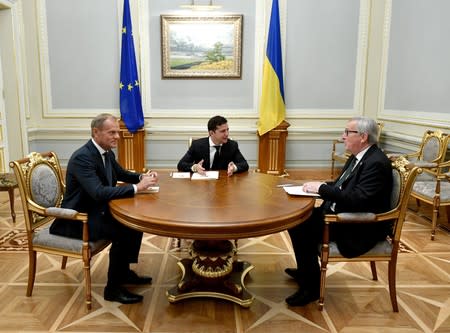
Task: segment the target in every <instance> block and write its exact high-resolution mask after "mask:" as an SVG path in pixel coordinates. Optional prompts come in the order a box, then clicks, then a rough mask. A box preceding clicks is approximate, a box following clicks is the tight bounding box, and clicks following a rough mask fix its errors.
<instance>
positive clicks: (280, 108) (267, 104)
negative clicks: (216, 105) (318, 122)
mask: <svg viewBox="0 0 450 333" xmlns="http://www.w3.org/2000/svg"><path fill="white" fill-rule="evenodd" d="M285 115H286V110H285V104H284V85H283V62H282V57H281V35H280V10H279V7H278V0H273V2H272V13H271V15H270V25H269V37H268V39H267V50H266V57H265V59H264V69H263V86H262V94H261V101H260V106H259V123H258V133H259V135H260V136H261V135H263V134H265V133H267V132H269V131H270V130H272V129H274V128H275V127H277V126H278V125H279V124H280V123H281V122H282V121H283V120H284V118H285Z"/></svg>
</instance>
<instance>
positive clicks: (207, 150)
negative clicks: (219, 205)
mask: <svg viewBox="0 0 450 333" xmlns="http://www.w3.org/2000/svg"><path fill="white" fill-rule="evenodd" d="M229 131H230V130H229V128H228V123H227V120H226V119H225V118H224V117H222V116H214V117H212V118H211V119H210V120H209V121H208V134H209V136H208V137H205V138H201V139H197V140H194V141H193V142H192V144H191V146H190V147H189V149H188V151H187V152H186V154H185V155H184V156H183V157H182V158H181V160H180V161H179V162H178V166H177V168H178V171H191V172H198V173H200V174H204V173H205V171H206V170H227V174H228V176H231V175H233V173H236V172H243V171H247V170H248V163H247V161H246V160H245V158H244V156H242V154H241V151H240V150H239V146H238V143H237V142H236V141H233V140H230V139H229V138H228V135H229Z"/></svg>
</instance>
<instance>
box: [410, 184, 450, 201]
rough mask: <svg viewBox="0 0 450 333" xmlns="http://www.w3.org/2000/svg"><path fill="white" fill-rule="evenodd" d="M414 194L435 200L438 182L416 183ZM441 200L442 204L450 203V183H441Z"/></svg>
mask: <svg viewBox="0 0 450 333" xmlns="http://www.w3.org/2000/svg"><path fill="white" fill-rule="evenodd" d="M413 192H415V193H417V194H420V195H423V196H425V197H427V198H429V199H430V200H433V198H434V196H435V195H436V181H416V182H415V183H414V186H413ZM440 200H441V202H449V201H450V183H449V182H441V192H440Z"/></svg>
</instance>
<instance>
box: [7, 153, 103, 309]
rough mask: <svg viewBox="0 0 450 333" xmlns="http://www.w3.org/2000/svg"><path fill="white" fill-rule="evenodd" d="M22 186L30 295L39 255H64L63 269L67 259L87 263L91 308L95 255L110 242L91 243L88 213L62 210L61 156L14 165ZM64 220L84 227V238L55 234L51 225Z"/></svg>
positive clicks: (30, 157)
mask: <svg viewBox="0 0 450 333" xmlns="http://www.w3.org/2000/svg"><path fill="white" fill-rule="evenodd" d="M9 165H10V167H11V168H12V169H13V170H14V173H15V175H16V178H17V182H18V184H19V191H20V197H21V199H22V207H23V213H24V217H25V226H26V230H27V239H28V254H29V268H28V287H27V293H26V295H27V296H28V297H30V296H31V295H32V292H33V286H34V280H35V276H36V257H37V252H45V253H48V254H54V255H60V256H62V263H61V269H65V268H66V263H67V258H68V257H72V258H78V259H81V260H82V262H83V268H84V280H85V295H86V307H87V309H88V310H90V309H91V275H90V261H91V258H92V256H94V255H95V254H97V253H99V252H100V251H102V250H103V249H104V248H106V247H107V246H108V245H109V244H110V241H108V240H99V241H95V242H91V241H89V230H88V223H87V214H84V213H79V212H77V211H75V210H73V209H65V208H61V207H60V205H61V201H62V198H63V195H64V189H65V183H64V180H63V175H62V171H61V167H60V164H59V160H58V157H57V156H56V154H55V153H53V152H47V153H42V154H40V153H35V152H34V153H31V154H29V155H28V157H26V158H23V159H21V160H17V161H12V162H10V164H9ZM58 217H59V218H64V219H68V220H72V221H74V223H82V224H83V239H82V240H81V239H74V238H68V237H62V236H57V235H52V234H50V232H49V228H50V224H51V222H53V220H54V219H55V218H58Z"/></svg>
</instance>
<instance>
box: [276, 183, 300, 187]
mask: <svg viewBox="0 0 450 333" xmlns="http://www.w3.org/2000/svg"><path fill="white" fill-rule="evenodd" d="M285 186H298V184H280V185H277V187H285Z"/></svg>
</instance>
